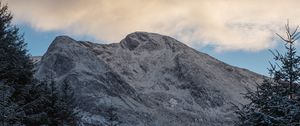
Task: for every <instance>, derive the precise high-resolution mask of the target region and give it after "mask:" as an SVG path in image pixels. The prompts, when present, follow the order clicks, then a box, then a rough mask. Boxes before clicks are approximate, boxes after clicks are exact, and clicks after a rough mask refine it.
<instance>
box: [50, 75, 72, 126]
mask: <svg viewBox="0 0 300 126" xmlns="http://www.w3.org/2000/svg"><path fill="white" fill-rule="evenodd" d="M47 92H48V93H47V94H45V95H46V96H45V97H46V101H45V104H44V111H45V112H46V113H47V124H48V125H49V126H58V125H67V126H75V125H76V115H77V113H76V112H75V108H76V106H75V103H74V100H75V99H74V92H73V90H72V88H71V87H70V85H69V84H68V83H64V84H63V85H62V89H61V92H62V93H60V90H58V88H57V85H56V84H55V83H54V81H52V82H51V83H50V85H49V86H48V88H47Z"/></svg>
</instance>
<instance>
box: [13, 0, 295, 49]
mask: <svg viewBox="0 0 300 126" xmlns="http://www.w3.org/2000/svg"><path fill="white" fill-rule="evenodd" d="M8 4H9V7H10V9H11V10H12V12H13V13H14V15H15V19H16V21H17V22H22V23H29V24H31V25H32V27H34V28H35V29H37V30H41V31H51V30H60V31H64V32H67V33H69V34H86V35H91V36H94V37H95V38H97V39H99V40H100V39H101V40H105V41H108V42H118V41H120V40H121V39H122V38H123V37H124V36H125V35H126V34H128V33H131V32H134V31H148V32H157V33H161V34H165V35H170V36H172V37H175V38H177V39H179V40H180V41H182V42H184V43H187V44H189V45H192V46H206V45H213V46H214V47H216V50H219V51H226V50H246V51H258V50H263V49H267V48H271V47H273V46H274V44H275V42H274V40H273V38H274V37H275V34H274V33H275V32H279V31H280V28H282V27H283V25H284V24H285V22H286V20H287V19H289V20H290V21H291V23H293V24H300V16H298V15H299V14H300V9H298V8H299V7H298V5H299V4H300V1H299V2H298V0H9V1H8Z"/></svg>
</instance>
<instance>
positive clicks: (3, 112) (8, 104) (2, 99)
mask: <svg viewBox="0 0 300 126" xmlns="http://www.w3.org/2000/svg"><path fill="white" fill-rule="evenodd" d="M13 92H14V91H13V88H11V87H9V86H8V85H4V84H3V83H0V125H1V126H9V125H20V122H21V120H20V119H21V118H19V117H20V116H21V117H22V116H23V114H24V113H22V112H20V111H19V110H18V108H19V107H18V105H17V104H16V103H14V102H13V101H12V94H13Z"/></svg>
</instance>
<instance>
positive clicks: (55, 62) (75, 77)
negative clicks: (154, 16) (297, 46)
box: [35, 32, 262, 126]
mask: <svg viewBox="0 0 300 126" xmlns="http://www.w3.org/2000/svg"><path fill="white" fill-rule="evenodd" d="M35 69H36V71H37V72H36V75H35V77H36V78H37V79H40V80H44V79H45V78H49V77H53V78H52V79H54V80H55V81H56V82H57V83H58V84H60V83H70V84H71V85H72V87H73V89H74V91H75V95H76V96H77V103H78V110H79V111H80V116H81V117H82V118H81V122H82V123H83V124H84V125H102V124H104V122H105V115H107V113H105V109H107V108H108V107H109V106H110V105H111V104H113V106H114V107H116V108H118V111H117V113H118V115H119V116H120V119H121V121H122V122H123V124H122V125H124V126H137V125H139V126H182V125H189V126H199V125H203V126H219V125H223V126H231V125H233V122H232V120H233V119H234V118H235V117H234V115H233V114H232V111H231V110H230V107H231V106H230V104H229V103H238V102H245V100H244V99H243V97H242V96H241V95H240V94H241V93H243V92H245V91H246V89H245V88H246V87H250V88H251V87H252V86H253V85H255V84H256V82H257V81H259V80H261V78H262V76H260V75H258V74H256V73H253V72H251V71H248V70H244V69H240V68H237V67H234V66H230V65H228V64H225V63H223V62H221V61H219V60H217V59H215V58H213V57H211V56H209V55H207V54H204V53H201V52H198V51H196V50H194V49H192V48H190V47H188V46H186V45H185V44H183V43H181V42H179V41H177V40H176V39H173V38H171V37H168V36H164V35H160V34H156V33H147V32H134V33H131V34H129V35H127V36H126V37H125V38H124V39H123V40H121V42H120V43H114V44H96V43H92V42H83V41H76V40H74V39H72V38H70V37H67V36H59V37H56V38H55V40H54V41H53V43H52V44H51V45H50V47H49V48H48V50H47V52H46V53H45V55H44V56H43V57H42V59H41V61H39V63H37V65H36V68H35ZM224 117H226V118H224Z"/></svg>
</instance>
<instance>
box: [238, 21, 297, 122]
mask: <svg viewBox="0 0 300 126" xmlns="http://www.w3.org/2000/svg"><path fill="white" fill-rule="evenodd" d="M285 28H286V37H283V36H280V35H278V34H277V35H278V36H279V37H280V38H281V39H282V40H283V41H284V42H285V49H286V52H285V53H284V54H281V53H279V52H278V51H275V52H272V51H271V52H272V54H273V55H274V60H275V63H274V64H271V68H270V69H269V72H270V78H265V79H264V81H263V82H262V84H259V85H257V89H256V90H255V91H252V90H248V92H247V93H246V94H245V95H244V96H245V98H246V99H248V100H250V103H249V104H246V105H243V106H242V108H240V109H238V110H237V111H236V113H237V115H238V117H239V120H238V121H237V125H240V126H299V125H300V86H299V81H300V78H299V77H300V57H299V56H298V55H297V53H296V48H295V42H296V41H297V39H298V38H299V37H300V33H299V32H298V27H297V28H296V29H295V30H293V31H292V30H291V29H290V27H289V23H287V25H286V26H285Z"/></svg>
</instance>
